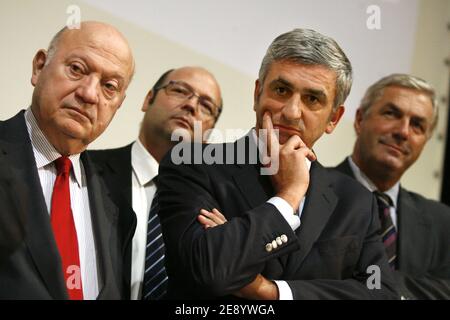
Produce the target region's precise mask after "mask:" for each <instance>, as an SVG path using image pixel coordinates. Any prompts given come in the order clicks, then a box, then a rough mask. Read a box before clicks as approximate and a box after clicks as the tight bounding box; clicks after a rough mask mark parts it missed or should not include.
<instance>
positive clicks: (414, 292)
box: [395, 271, 450, 300]
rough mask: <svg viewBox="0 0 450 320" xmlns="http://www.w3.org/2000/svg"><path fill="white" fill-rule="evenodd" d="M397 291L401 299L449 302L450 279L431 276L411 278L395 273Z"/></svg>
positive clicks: (398, 272)
mask: <svg viewBox="0 0 450 320" xmlns="http://www.w3.org/2000/svg"><path fill="white" fill-rule="evenodd" d="M395 278H396V280H397V283H398V286H399V291H400V294H401V296H402V297H404V298H405V299H411V300H417V299H420V300H449V299H450V279H444V278H439V277H436V276H434V275H431V274H426V275H423V276H420V277H413V276H410V275H407V274H405V273H403V272H400V271H396V272H395Z"/></svg>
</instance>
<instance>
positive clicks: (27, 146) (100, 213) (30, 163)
mask: <svg viewBox="0 0 450 320" xmlns="http://www.w3.org/2000/svg"><path fill="white" fill-rule="evenodd" d="M81 161H82V162H83V166H84V168H85V172H86V178H87V183H88V194H89V202H90V209H91V218H92V229H93V233H94V239H95V249H96V254H97V268H98V280H99V296H98V299H121V298H126V297H128V296H129V287H127V286H125V285H124V279H123V274H124V271H123V259H124V252H126V250H128V249H127V247H128V246H130V244H131V239H132V236H133V232H134V228H135V225H136V221H135V218H134V219H133V218H132V217H133V216H132V215H130V214H129V212H127V210H128V207H119V206H118V205H117V204H116V203H114V202H113V201H112V200H111V199H110V197H111V195H110V194H109V192H108V191H107V189H106V187H105V185H104V182H103V181H102V179H100V177H99V175H98V172H96V170H95V168H93V166H92V164H91V161H90V159H89V157H88V156H87V154H86V153H82V154H81ZM0 167H1V168H8V170H9V171H10V174H6V175H5V174H3V173H2V174H1V175H0V188H2V191H1V194H3V195H4V197H6V198H7V199H9V200H8V202H6V205H4V204H3V203H2V207H1V209H0V215H1V220H2V221H3V220H5V221H6V222H7V223H10V224H12V225H15V228H16V230H19V231H18V232H17V233H16V234H19V240H16V241H12V242H11V244H10V245H8V244H6V245H5V246H6V247H8V250H6V251H5V252H7V253H6V256H5V257H4V259H3V260H1V264H0V299H67V298H68V295H67V290H66V288H65V281H64V277H63V273H62V267H61V258H60V255H59V252H58V249H57V247H56V242H55V240H54V237H53V231H52V228H51V225H50V218H49V214H48V210H47V207H46V204H45V200H44V196H43V194H42V188H41V184H40V182H39V175H38V172H37V169H36V162H35V159H34V154H33V150H32V146H31V142H30V139H29V136H28V133H27V128H26V124H25V119H24V113H23V111H22V112H20V113H19V114H17V115H16V116H15V117H13V118H11V119H9V120H6V121H2V122H0ZM17 190H19V191H20V192H17ZM20 230H22V233H21V231H20ZM16 239H17V238H16Z"/></svg>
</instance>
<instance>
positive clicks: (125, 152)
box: [100, 144, 132, 206]
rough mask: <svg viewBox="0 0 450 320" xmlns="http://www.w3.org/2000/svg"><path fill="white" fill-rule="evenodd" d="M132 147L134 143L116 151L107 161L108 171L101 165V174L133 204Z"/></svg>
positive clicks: (111, 186)
mask: <svg viewBox="0 0 450 320" xmlns="http://www.w3.org/2000/svg"><path fill="white" fill-rule="evenodd" d="M131 147H132V144H130V145H128V146H126V147H124V148H121V149H120V151H116V152H115V153H114V154H113V155H112V156H111V157H110V158H109V159H108V160H107V162H106V164H105V165H106V166H107V169H106V170H107V172H106V173H105V172H104V168H102V167H100V174H101V175H102V176H104V179H105V181H107V182H108V186H109V187H110V188H111V189H117V190H112V191H113V192H116V191H118V192H119V193H121V194H122V196H123V197H125V199H126V200H127V201H128V204H129V205H130V206H132V190H131V173H132V167H131Z"/></svg>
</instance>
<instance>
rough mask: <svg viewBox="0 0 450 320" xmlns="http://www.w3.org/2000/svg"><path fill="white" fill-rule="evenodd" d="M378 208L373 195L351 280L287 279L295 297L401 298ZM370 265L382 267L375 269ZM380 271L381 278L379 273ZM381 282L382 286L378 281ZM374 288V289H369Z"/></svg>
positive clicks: (296, 298)
mask: <svg viewBox="0 0 450 320" xmlns="http://www.w3.org/2000/svg"><path fill="white" fill-rule="evenodd" d="M377 212H378V207H377V204H376V201H375V198H373V201H372V215H371V216H372V219H371V222H370V225H369V228H368V230H367V232H366V237H365V239H364V241H363V244H362V245H363V248H362V250H361V255H360V258H359V261H358V264H357V266H356V268H355V270H354V272H353V277H352V279H345V280H327V279H324V280H321V279H314V280H293V281H288V284H289V286H290V287H291V288H292V292H293V298H294V300H303V299H308V300H310V299H370V300H372V299H398V298H399V296H398V293H397V289H396V285H395V280H394V277H393V273H392V271H391V270H390V267H389V264H388V261H387V257H386V254H385V249H384V247H383V244H382V242H381V240H380V238H379V235H378V230H379V228H380V226H379V219H378V218H377V217H378V214H377ZM369 266H375V267H379V269H378V268H377V269H376V271H371V270H368V267H369ZM378 270H379V271H380V273H379V277H378V276H377V273H378ZM378 280H379V281H380V286H378V287H377V286H376V285H375V284H376V282H377V281H378ZM369 288H372V289H369Z"/></svg>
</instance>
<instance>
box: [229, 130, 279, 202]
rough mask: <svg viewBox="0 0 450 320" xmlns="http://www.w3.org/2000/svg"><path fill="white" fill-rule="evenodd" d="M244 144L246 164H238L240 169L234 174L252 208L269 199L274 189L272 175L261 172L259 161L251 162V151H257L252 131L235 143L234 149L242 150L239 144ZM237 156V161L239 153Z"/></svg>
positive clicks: (235, 180)
mask: <svg viewBox="0 0 450 320" xmlns="http://www.w3.org/2000/svg"><path fill="white" fill-rule="evenodd" d="M242 144H245V150H246V151H245V152H246V155H245V164H238V165H237V166H238V167H239V168H240V170H238V171H237V172H236V173H235V174H234V175H233V179H234V182H235V183H236V186H237V187H238V189H239V190H240V191H241V193H242V194H243V196H244V198H245V199H246V200H247V203H248V205H249V206H250V208H255V207H257V206H259V205H261V204H262V203H264V202H266V201H267V200H269V198H270V197H272V196H273V194H274V190H273V187H272V184H271V182H270V177H269V176H262V175H261V174H260V169H261V165H260V164H259V161H257V163H256V164H250V162H251V161H250V159H252V158H253V157H252V155H250V152H257V147H256V145H255V141H254V139H253V137H252V131H250V132H249V133H248V134H247V135H245V136H244V137H242V138H241V139H239V140H237V141H236V142H235V143H234V150H240V148H239V145H242ZM235 156H236V158H235V161H236V162H237V155H235ZM257 160H259V159H257Z"/></svg>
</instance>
